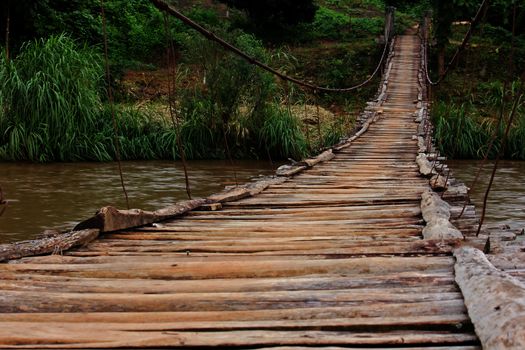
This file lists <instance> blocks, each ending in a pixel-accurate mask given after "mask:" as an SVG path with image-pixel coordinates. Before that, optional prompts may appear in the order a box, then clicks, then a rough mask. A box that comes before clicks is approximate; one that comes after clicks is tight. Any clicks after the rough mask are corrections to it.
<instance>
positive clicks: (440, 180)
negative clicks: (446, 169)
mask: <svg viewBox="0 0 525 350" xmlns="http://www.w3.org/2000/svg"><path fill="white" fill-rule="evenodd" d="M429 184H430V188H432V190H434V191H437V192H441V191H445V190H446V189H447V179H446V178H445V176H443V175H441V174H436V175H434V176H432V178H431V179H430V180H429Z"/></svg>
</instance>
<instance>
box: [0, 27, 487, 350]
mask: <svg viewBox="0 0 525 350" xmlns="http://www.w3.org/2000/svg"><path fill="white" fill-rule="evenodd" d="M394 53H395V54H393V55H390V57H389V60H388V62H387V65H386V67H387V68H386V72H387V75H386V76H385V77H384V78H383V81H382V82H381V86H380V90H379V95H378V96H379V97H378V99H377V100H375V101H372V102H371V103H369V105H368V107H367V108H366V110H365V112H364V113H363V115H362V124H361V125H362V128H361V129H360V131H359V132H358V134H357V135H355V136H353V137H351V138H350V139H348V140H346V142H344V143H343V144H341V145H338V146H337V147H334V148H333V149H332V150H329V151H326V152H324V153H322V154H321V155H319V156H318V157H314V158H310V159H307V160H305V161H304V162H302V163H299V164H296V165H295V166H293V167H288V168H283V169H281V175H283V176H281V177H277V178H272V179H265V180H263V181H259V182H258V183H255V184H248V185H246V186H241V187H237V188H235V189H232V190H228V191H224V192H222V193H220V194H217V195H214V196H210V197H208V198H207V200H206V203H208V204H209V203H210V202H213V203H217V202H220V203H221V205H213V206H211V205H206V206H204V207H201V208H199V207H198V206H195V207H194V208H193V210H190V211H184V213H182V212H181V213H180V214H184V215H180V216H177V217H176V218H170V219H168V220H164V221H162V222H156V223H154V224H153V225H147V226H143V227H138V228H130V226H129V225H128V226H120V228H121V230H120V231H116V232H108V233H104V234H102V235H101V236H100V237H99V238H98V239H97V240H95V241H93V242H91V243H89V244H87V245H86V246H84V247H79V248H76V249H73V250H69V251H67V252H64V254H63V255H51V256H39V257H27V258H23V259H19V260H14V261H11V262H10V263H9V264H1V265H0V347H1V348H64V347H66V348H115V347H121V348H128V347H138V348H148V347H149V348H158V347H175V348H183V347H193V348H206V347H222V348H253V349H255V348H261V349H262V348H271V349H279V350H288V349H289V350H293V349H297V350H298V349H315V348H322V349H325V350H331V349H333V350H339V349H343V348H344V349H352V348H363V347H365V348H367V347H373V348H377V349H392V348H396V349H408V348H410V349H412V350H415V349H428V350H438V349H439V350H444V349H453V350H473V349H478V348H479V347H478V345H479V341H478V339H477V337H476V335H475V333H474V331H473V326H472V324H471V322H470V319H469V317H468V314H467V311H466V309H465V305H464V300H463V296H462V294H461V293H460V291H459V289H458V287H457V286H456V284H455V282H454V263H455V260H454V258H453V256H452V251H453V250H454V249H455V248H456V247H457V244H458V242H456V241H455V240H447V239H440V240H434V241H433V240H428V241H426V240H423V239H422V233H421V232H422V229H423V227H424V221H423V219H422V213H421V208H420V201H421V194H422V193H423V192H424V191H428V190H429V183H428V178H425V177H424V176H422V175H421V174H420V172H419V167H418V165H417V164H416V156H417V155H418V151H419V147H418V141H417V138H413V136H414V135H417V133H418V123H416V122H415V121H414V115H416V114H417V113H418V111H419V107H418V105H419V106H421V104H422V101H421V98H422V96H424V94H423V89H424V88H423V87H422V86H421V85H420V84H419V82H420V81H419V77H418V74H419V73H420V58H421V56H420V43H419V40H418V38H417V36H412V35H407V36H400V37H398V38H397V39H396V41H395V46H394ZM458 193H459V192H458ZM450 198H454V199H458V198H460V195H454V196H450ZM462 198H464V197H462ZM201 204H202V203H201ZM450 212H451V215H450V216H451V218H450V220H451V221H454V220H456V219H455V218H456V216H457V215H458V213H459V212H458V210H457V209H456V208H455V207H454V206H452V207H451V209H450ZM472 212H473V211H472V210H469V211H467V214H466V215H467V219H466V220H467V221H465V222H466V223H463V221H462V224H461V223H460V224H461V225H463V226H461V225H460V224H457V223H456V222H455V221H454V224H455V225H456V226H457V227H458V228H460V226H461V227H463V228H464V229H465V231H466V232H470V231H471V230H472V227H471V226H472V225H471V224H469V222H470V221H468V220H473V216H472ZM124 214H130V213H124ZM128 216H129V215H128ZM142 217H144V213H142ZM137 220H138V221H133V225H132V226H136V225H135V222H139V221H140V220H142V219H141V218H140V217H137ZM147 221H148V222H146V221H144V222H143V223H149V218H148V220H147ZM108 227H109V226H108ZM112 227H114V228H119V226H116V225H113V226H112ZM460 229H461V228H460ZM104 231H108V230H106V229H105V230H104ZM111 231H112V230H111Z"/></svg>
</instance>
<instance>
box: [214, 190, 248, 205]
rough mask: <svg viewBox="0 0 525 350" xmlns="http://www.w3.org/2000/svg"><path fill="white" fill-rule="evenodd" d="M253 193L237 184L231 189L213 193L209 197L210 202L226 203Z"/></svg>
mask: <svg viewBox="0 0 525 350" xmlns="http://www.w3.org/2000/svg"><path fill="white" fill-rule="evenodd" d="M250 196H251V193H250V191H249V190H248V189H246V188H244V187H240V186H235V187H233V188H231V189H227V190H225V191H222V192H219V193H216V194H212V195H211V196H209V197H208V198H207V199H208V201H210V202H217V203H226V202H233V201H236V200H239V199H243V198H247V197H250Z"/></svg>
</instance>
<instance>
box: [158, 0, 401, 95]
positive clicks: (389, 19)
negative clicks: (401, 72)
mask: <svg viewBox="0 0 525 350" xmlns="http://www.w3.org/2000/svg"><path fill="white" fill-rule="evenodd" d="M150 1H151V3H153V5H154V6H155V7H157V8H158V9H159V10H161V11H164V12H167V13H169V14H170V15H172V16H174V17H176V18H178V19H179V20H181V21H182V22H183V23H184V24H186V25H188V26H189V27H191V28H193V29H195V30H196V31H197V32H199V33H201V34H202V35H203V36H204V37H206V38H208V39H209V40H211V41H214V42H216V43H218V44H219V45H221V46H222V47H223V48H225V49H226V50H229V51H231V52H233V53H235V54H236V55H238V56H240V57H241V58H243V59H245V60H246V61H248V62H249V63H250V64H253V65H256V66H258V67H260V68H262V69H264V70H266V71H267V72H270V73H271V74H273V75H275V76H278V77H279V78H281V79H283V80H286V81H289V82H291V83H294V84H297V85H299V86H303V87H305V88H308V89H310V90H312V91H317V92H349V91H352V90H356V89H359V88H360V87H363V86H364V85H366V84H368V83H369V82H370V81H372V79H373V78H374V76H375V75H376V74H377V72H378V71H379V70H380V69H381V66H382V64H383V61H384V59H385V58H386V56H387V52H388V46H389V42H390V39H391V35H392V31H393V24H394V20H393V13H394V10H393V8H392V7H388V8H387V14H386V19H385V31H384V33H385V34H384V35H385V45H384V48H383V52H382V54H381V59H380V61H379V63H378V65H377V67H376V68H375V70H374V72H373V73H372V75H370V77H368V78H367V79H366V80H364V81H363V82H361V83H359V84H357V85H354V86H351V87H347V88H341V89H337V88H329V87H322V86H317V85H314V84H310V83H307V82H305V81H303V80H300V79H297V78H293V77H290V76H288V75H286V74H283V73H281V72H279V71H278V70H276V69H274V68H271V67H270V66H268V65H266V64H264V63H262V62H261V61H259V60H257V59H256V58H254V57H252V56H250V55H249V54H247V53H245V52H244V51H242V50H240V49H239V48H237V47H235V46H233V45H232V44H230V43H228V42H227V41H225V40H224V39H222V38H220V37H218V36H217V35H216V34H215V33H213V32H212V31H209V30H207V29H206V28H204V27H202V26H201V25H200V24H198V23H196V22H194V21H192V20H191V19H189V18H188V17H186V16H184V15H183V14H182V13H181V12H179V11H177V10H176V9H175V8H173V7H172V6H170V5H169V4H168V3H166V2H165V1H163V0H150Z"/></svg>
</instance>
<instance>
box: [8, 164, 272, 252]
mask: <svg viewBox="0 0 525 350" xmlns="http://www.w3.org/2000/svg"><path fill="white" fill-rule="evenodd" d="M235 163H236V164H235V167H232V166H231V165H230V164H229V163H228V162H225V161H192V162H189V175H190V182H191V186H192V194H193V196H194V197H199V196H201V197H202V196H207V195H209V194H211V193H214V192H218V191H220V190H222V189H223V188H224V186H225V185H231V184H235V177H234V173H233V169H235V170H236V174H237V180H238V181H239V182H241V183H243V182H246V181H249V180H250V179H253V178H255V177H257V176H262V175H270V174H273V172H274V169H275V168H276V166H271V165H270V164H269V162H267V161H266V162H264V161H236V162H235ZM0 167H1V171H0V185H1V186H2V189H3V191H4V197H5V199H7V200H8V202H9V206H8V207H7V210H6V211H5V212H4V214H3V215H2V216H1V217H0V242H12V241H17V240H22V239H31V238H34V237H35V236H36V235H38V234H39V233H40V232H42V231H43V230H44V229H46V228H54V227H58V228H62V229H66V228H70V227H72V226H74V225H75V223H77V222H79V221H81V220H84V219H86V218H88V217H90V216H92V215H93V214H94V213H95V211H96V210H97V209H98V208H101V207H103V206H106V205H112V206H115V207H117V208H125V201H124V199H123V198H124V197H123V195H122V189H121V187H120V179H119V176H118V173H117V170H116V169H117V167H116V164H115V163H57V164H29V163H0ZM123 171H124V177H125V181H126V185H127V186H126V187H127V190H128V194H129V198H130V206H131V207H132V208H141V209H146V210H152V209H158V208H161V207H165V206H168V205H170V204H173V203H174V202H176V201H178V200H183V199H187V197H186V190H185V187H184V173H183V171H182V166H181V165H180V163H178V162H177V163H175V162H167V161H141V162H123Z"/></svg>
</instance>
